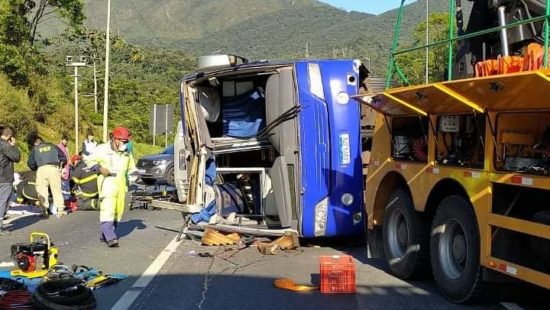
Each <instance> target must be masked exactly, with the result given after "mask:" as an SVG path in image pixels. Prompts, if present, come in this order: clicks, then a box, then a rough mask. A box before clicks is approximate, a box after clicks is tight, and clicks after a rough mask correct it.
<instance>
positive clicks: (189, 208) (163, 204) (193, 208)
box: [151, 200, 202, 213]
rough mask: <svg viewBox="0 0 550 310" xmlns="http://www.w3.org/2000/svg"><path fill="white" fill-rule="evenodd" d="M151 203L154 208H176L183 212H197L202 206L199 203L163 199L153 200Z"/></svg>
mask: <svg viewBox="0 0 550 310" xmlns="http://www.w3.org/2000/svg"><path fill="white" fill-rule="evenodd" d="M151 204H152V205H153V207H155V208H159V209H168V210H176V211H179V212H183V213H197V212H200V211H201V210H202V206H200V205H187V204H181V203H176V202H170V201H163V200H153V201H152V202H151Z"/></svg>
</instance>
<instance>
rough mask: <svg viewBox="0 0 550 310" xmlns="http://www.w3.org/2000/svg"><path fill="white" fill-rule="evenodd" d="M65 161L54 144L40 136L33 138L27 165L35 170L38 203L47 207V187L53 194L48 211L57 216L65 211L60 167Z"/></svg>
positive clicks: (62, 214) (48, 204) (63, 155)
mask: <svg viewBox="0 0 550 310" xmlns="http://www.w3.org/2000/svg"><path fill="white" fill-rule="evenodd" d="M66 162H67V157H65V154H63V151H61V150H60V149H59V148H58V147H57V146H56V145H55V144H52V143H46V142H44V140H43V139H42V138H40V137H36V139H35V140H34V147H33V148H32V150H31V153H30V155H29V159H28V161H27V165H28V166H29V168H30V169H31V170H36V190H37V192H38V197H39V199H40V205H41V206H42V207H43V208H45V209H48V208H49V206H50V201H49V192H48V187H49V188H50V191H51V193H52V196H53V205H52V206H51V208H50V212H51V213H52V214H53V215H55V216H56V217H57V218H60V217H62V216H64V215H66V214H67V213H65V211H64V208H65V204H64V201H63V194H62V192H61V167H62V166H63V165H65V163H66Z"/></svg>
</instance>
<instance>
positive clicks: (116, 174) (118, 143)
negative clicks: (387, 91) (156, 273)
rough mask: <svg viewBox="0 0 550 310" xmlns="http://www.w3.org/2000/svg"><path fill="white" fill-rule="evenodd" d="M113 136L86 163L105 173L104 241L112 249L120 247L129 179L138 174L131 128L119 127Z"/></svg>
mask: <svg viewBox="0 0 550 310" xmlns="http://www.w3.org/2000/svg"><path fill="white" fill-rule="evenodd" d="M112 133H113V139H112V140H110V141H108V142H107V143H104V144H101V145H99V146H98V147H97V148H96V150H95V151H94V153H92V154H91V155H90V156H88V157H87V158H86V163H87V165H88V166H89V167H91V168H92V169H93V170H94V171H96V172H98V173H101V175H100V176H99V178H98V185H99V222H100V223H99V226H100V229H101V238H102V239H103V240H105V242H106V243H107V245H108V246H109V247H117V246H118V238H117V235H116V233H115V230H116V227H117V225H118V223H119V222H120V220H121V219H122V213H123V212H124V205H125V200H126V192H127V191H128V186H127V182H126V180H127V178H129V177H130V175H131V174H132V175H133V174H134V173H135V172H137V171H136V169H135V166H136V165H135V162H134V157H133V156H132V154H130V153H128V152H126V149H127V143H128V140H129V138H130V137H129V136H130V134H129V132H128V129H126V128H124V127H116V128H115V129H114V130H113V132H112Z"/></svg>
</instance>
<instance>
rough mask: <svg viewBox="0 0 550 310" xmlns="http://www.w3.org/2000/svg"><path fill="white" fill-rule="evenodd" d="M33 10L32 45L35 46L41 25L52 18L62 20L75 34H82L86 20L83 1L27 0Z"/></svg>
mask: <svg viewBox="0 0 550 310" xmlns="http://www.w3.org/2000/svg"><path fill="white" fill-rule="evenodd" d="M25 3H26V5H27V6H28V7H30V8H31V11H30V12H28V13H30V16H29V23H30V31H31V35H30V38H29V40H30V43H31V45H34V43H35V41H36V39H37V30H38V27H39V25H40V23H42V22H44V21H47V20H49V19H51V18H61V19H62V20H63V21H64V22H66V23H67V24H68V26H69V27H70V29H71V30H73V31H74V32H75V33H81V32H82V30H83V28H82V25H83V23H84V20H85V19H86V17H85V15H84V4H83V3H82V0H25Z"/></svg>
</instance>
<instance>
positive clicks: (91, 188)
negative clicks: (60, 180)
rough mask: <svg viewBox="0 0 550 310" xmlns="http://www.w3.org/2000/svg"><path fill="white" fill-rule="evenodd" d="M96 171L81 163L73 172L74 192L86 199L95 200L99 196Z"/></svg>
mask: <svg viewBox="0 0 550 310" xmlns="http://www.w3.org/2000/svg"><path fill="white" fill-rule="evenodd" d="M97 177H98V174H97V172H96V171H93V170H92V169H90V168H88V166H86V163H84V162H82V161H81V162H79V163H78V164H77V165H76V166H75V167H74V169H73V170H72V172H71V181H72V182H73V184H74V187H73V191H74V192H77V193H78V195H79V196H82V197H85V198H94V197H97V195H98V192H99V191H98V188H97Z"/></svg>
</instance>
